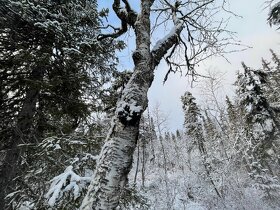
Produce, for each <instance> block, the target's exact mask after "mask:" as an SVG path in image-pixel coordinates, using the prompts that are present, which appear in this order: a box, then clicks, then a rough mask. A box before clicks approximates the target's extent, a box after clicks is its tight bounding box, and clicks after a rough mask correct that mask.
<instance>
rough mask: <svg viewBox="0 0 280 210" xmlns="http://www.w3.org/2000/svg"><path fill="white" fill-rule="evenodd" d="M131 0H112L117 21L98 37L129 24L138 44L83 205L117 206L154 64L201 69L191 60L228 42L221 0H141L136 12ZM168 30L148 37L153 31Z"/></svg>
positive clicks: (113, 33)
mask: <svg viewBox="0 0 280 210" xmlns="http://www.w3.org/2000/svg"><path fill="white" fill-rule="evenodd" d="M132 2H133V1H129V0H114V1H113V2H112V7H113V10H114V12H115V14H116V15H117V17H118V18H119V19H120V21H121V26H120V27H115V26H112V25H111V24H110V23H109V24H108V26H105V27H104V28H106V29H110V31H109V33H102V34H100V35H99V37H98V39H99V40H102V39H111V40H114V39H116V38H118V37H120V36H121V35H123V34H125V33H126V32H127V31H128V29H129V28H131V29H132V30H133V31H134V33H135V43H136V47H135V50H134V52H133V53H132V58H133V62H134V70H133V73H132V76H131V78H130V80H129V82H128V84H127V85H126V86H125V88H124V90H123V92H122V96H121V98H120V100H119V101H118V102H117V107H116V112H115V115H114V117H113V119H112V124H111V129H110V132H109V133H108V136H107V139H106V142H105V144H104V146H103V148H102V150H101V153H100V157H99V160H98V164H97V167H96V170H95V174H94V175H93V178H92V182H91V184H90V186H89V188H88V192H87V195H86V196H85V198H84V200H83V203H82V205H81V209H82V210H89V209H115V208H116V207H117V206H118V203H119V198H120V195H121V193H122V189H123V188H124V186H125V185H126V184H127V175H128V173H129V171H130V169H131V165H132V156H133V152H134V150H135V148H136V143H137V138H138V133H139V121H140V118H141V115H142V113H143V111H144V110H145V109H146V108H147V105H148V99H147V92H148V90H149V88H150V86H151V84H152V82H153V79H154V70H155V68H156V67H157V66H158V64H159V63H160V62H161V60H165V61H166V62H167V64H168V66H169V68H168V71H167V74H166V76H165V80H166V79H167V78H168V75H169V73H170V72H181V73H183V72H184V74H186V75H192V76H193V78H194V79H195V77H196V76H198V75H199V74H198V73H197V72H196V71H195V66H196V65H197V64H198V63H199V62H200V61H203V60H205V59H206V58H208V57H210V56H212V55H221V56H223V54H224V53H225V49H226V47H227V46H228V45H230V44H232V35H233V34H232V33H231V32H230V31H227V30H226V29H225V27H226V24H227V20H224V19H221V20H220V21H217V19H216V15H217V14H219V12H220V11H224V10H223V8H224V6H225V1H224V0H182V1H175V0H141V1H137V2H139V4H140V10H139V12H136V10H134V9H133V8H132V6H131V5H132V4H130V3H132ZM163 32H166V34H167V35H166V36H164V37H162V38H161V39H158V40H156V42H152V40H153V37H156V36H158V35H159V34H160V33H163Z"/></svg>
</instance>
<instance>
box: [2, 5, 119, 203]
mask: <svg viewBox="0 0 280 210" xmlns="http://www.w3.org/2000/svg"><path fill="white" fill-rule="evenodd" d="M0 18H1V21H0V26H1V28H0V29H1V32H0V43H1V48H2V49H1V53H0V58H1V66H0V78H1V90H0V92H1V94H0V117H1V119H3V121H2V122H1V125H0V129H1V130H0V136H1V137H0V147H1V153H3V155H4V157H5V158H4V160H3V161H4V163H3V165H1V168H0V185H1V188H0V203H2V204H3V203H4V200H3V199H4V196H5V194H6V192H10V191H11V190H15V185H14V183H15V181H12V180H13V178H14V177H15V176H17V177H19V175H20V173H21V170H22V171H24V168H25V167H24V166H22V167H19V166H20V163H21V162H22V158H21V157H22V156H23V155H24V153H25V152H26V151H27V150H28V147H26V146H25V147H24V149H20V148H19V147H18V145H29V147H30V145H35V144H37V143H38V142H40V141H41V140H42V139H43V138H44V137H45V136H46V135H47V134H48V135H56V134H61V133H64V134H69V133H71V132H72V131H74V130H75V129H76V128H77V127H78V126H79V124H80V122H81V121H82V120H84V119H85V118H86V117H87V116H88V115H89V113H90V111H94V110H97V109H98V103H95V101H98V100H97V98H99V99H100V95H102V94H101V93H102V92H101V90H102V91H104V90H103V89H104V88H103V85H104V83H107V82H109V81H110V78H111V76H112V73H113V71H114V70H115V69H114V66H115V61H116V60H115V57H114V49H115V46H116V45H115V44H114V43H116V42H112V41H110V40H104V41H102V42H101V41H97V36H98V34H99V33H100V31H99V29H98V28H99V26H100V24H101V23H100V19H99V14H98V12H97V4H96V1H87V0H76V1H52V0H48V1H35V0H34V1H33V0H32V1H14V0H4V1H3V2H1V5H0ZM109 43H110V44H109ZM89 93H90V94H89ZM93 93H95V94H93ZM89 102H90V103H89ZM91 103H92V104H91ZM21 148H23V147H21ZM28 157H29V156H28ZM26 161H29V162H30V161H31V160H25V162H24V163H23V165H25V164H27V162H26ZM21 165H22V164H21ZM19 168H21V170H19Z"/></svg>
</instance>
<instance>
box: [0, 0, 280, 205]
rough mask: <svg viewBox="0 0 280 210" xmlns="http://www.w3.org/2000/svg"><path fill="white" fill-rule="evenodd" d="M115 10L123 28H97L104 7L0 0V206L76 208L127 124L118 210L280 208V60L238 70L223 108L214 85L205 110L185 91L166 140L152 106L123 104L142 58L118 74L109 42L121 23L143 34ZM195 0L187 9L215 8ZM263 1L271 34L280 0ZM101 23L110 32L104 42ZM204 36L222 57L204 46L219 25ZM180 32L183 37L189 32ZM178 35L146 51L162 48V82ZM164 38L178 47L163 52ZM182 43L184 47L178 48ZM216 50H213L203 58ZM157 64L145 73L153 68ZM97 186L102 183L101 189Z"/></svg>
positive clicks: (120, 45)
mask: <svg viewBox="0 0 280 210" xmlns="http://www.w3.org/2000/svg"><path fill="white" fill-rule="evenodd" d="M118 2H119V4H120V1H114V5H113V6H115V10H116V11H117V12H116V13H117V14H118V15H119V17H120V18H121V20H122V21H123V22H122V23H123V25H122V28H120V29H116V28H114V27H113V26H110V25H108V26H106V25H105V24H104V19H106V18H107V17H108V13H109V10H107V9H102V10H101V11H98V9H97V3H98V2H97V1H93V0H92V1H88V0H73V1H51V0H49V1H41V2H38V1H35V0H34V1H14V0H3V1H2V2H1V4H0V30H1V33H0V47H1V52H0V58H1V63H0V71H1V72H0V73H1V74H0V86H1V92H0V119H1V124H0V209H1V210H2V209H21V210H24V209H73V210H74V209H80V206H81V204H82V202H83V200H84V198H85V197H86V195H88V194H89V193H88V189H89V186H90V185H91V184H90V183H91V182H92V177H94V176H95V174H97V173H99V172H100V174H101V175H102V174H105V173H107V172H105V171H106V170H108V171H110V170H111V169H110V167H107V166H106V164H105V163H104V164H105V165H103V167H101V169H95V167H96V166H98V164H97V162H98V161H99V160H101V159H102V158H101V157H102V156H106V150H104V149H103V150H102V149H101V148H102V147H106V146H107V147H109V146H108V145H110V144H111V145H114V142H113V141H110V138H111V136H112V135H116V137H115V138H116V139H118V138H119V139H121V138H123V136H125V135H126V134H125V133H122V131H123V130H125V129H127V128H128V129H131V130H129V131H128V133H129V132H131V136H134V135H136V140H135V141H137V145H136V144H135V148H134V149H135V152H134V154H133V153H132V154H131V156H132V155H133V164H132V165H131V164H129V163H128V167H127V166H125V167H124V170H125V172H121V174H122V175H123V173H124V178H125V179H124V180H120V182H121V183H122V182H123V183H124V184H119V185H120V186H121V187H118V188H117V189H116V191H117V192H118V195H117V198H118V201H117V204H115V200H113V201H114V202H112V203H113V204H112V205H117V207H116V208H117V209H278V208H280V203H279V196H280V183H279V181H280V171H279V170H280V167H279V165H280V148H279V147H280V136H279V135H280V134H279V131H280V116H279V115H280V114H279V113H280V106H279V105H280V99H279V93H280V90H279V89H280V84H279V78H280V58H279V55H278V54H277V53H276V52H274V51H273V50H270V54H271V59H270V60H264V59H263V60H262V66H260V67H259V68H258V69H253V68H250V67H249V66H246V64H244V63H243V64H242V66H243V70H242V71H240V72H239V73H238V75H237V78H236V81H235V90H236V92H235V95H234V96H233V97H231V98H229V97H225V98H224V101H219V100H218V99H217V94H219V88H220V86H221V83H220V82H219V81H220V78H219V77H218V78H215V77H213V76H211V75H210V76H209V77H206V78H205V79H204V81H205V85H204V87H205V89H204V91H205V92H206V93H207V101H208V102H209V103H208V106H205V105H202V104H198V103H197V102H196V99H195V97H194V96H193V95H192V93H191V90H186V92H185V94H184V95H183V96H182V97H181V101H182V110H183V112H184V117H185V121H184V130H177V131H176V132H169V129H168V117H167V116H166V114H165V113H163V112H162V111H161V110H160V106H157V107H154V108H153V107H152V108H147V109H146V112H144V111H145V109H143V108H142V107H141V106H139V104H138V101H137V99H135V98H133V100H129V101H126V99H127V97H128V96H127V95H129V94H130V93H128V92H129V91H128V90H131V91H132V92H137V89H135V90H134V89H132V88H130V89H129V88H128V87H129V85H131V84H133V82H131V81H133V80H134V78H136V80H137V78H139V77H141V74H139V75H136V76H135V74H134V72H138V69H137V65H139V63H140V64H141V63H143V62H141V61H142V60H141V59H143V56H145V54H143V55H142V54H141V53H142V51H139V52H137V53H138V54H137V53H134V54H133V59H134V61H135V66H136V68H135V70H134V71H128V70H126V71H120V70H119V69H118V58H117V56H116V52H117V51H121V50H122V49H124V48H125V47H126V43H124V42H123V41H121V40H118V39H116V38H117V37H119V36H120V35H122V33H124V32H125V31H124V30H125V27H127V26H131V27H135V28H136V29H135V30H136V32H138V33H139V31H137V30H139V29H137V24H136V23H135V22H134V21H135V18H136V16H135V15H136V14H135V13H134V11H133V10H132V9H131V8H130V5H129V4H128V1H121V2H123V5H124V7H125V9H126V10H127V11H128V14H125V13H122V12H123V11H122V10H121V11H118V9H119V8H118V7H117V5H116V4H118ZM142 2H149V1H148V0H147V1H145V0H143V1H142ZM163 2H168V1H163ZM197 2H198V3H197V4H198V6H197V7H194V8H193V11H196V10H200V9H201V8H203V9H204V7H206V6H207V5H208V4H209V5H210V4H211V3H212V2H213V1H207V0H204V1H197ZM271 3H273V5H274V6H273V7H272V8H271V11H270V12H269V16H268V21H269V23H270V24H271V25H276V26H278V25H279V23H280V3H277V2H276V3H275V1H271ZM176 4H177V5H176ZM183 4H185V3H182V2H181V1H175V5H174V6H172V5H170V8H172V11H173V10H174V11H175V13H177V12H178V11H177V10H176V9H180V6H182V7H183ZM166 5H167V6H168V4H167V3H166ZM119 6H120V5H119ZM184 6H185V5H184ZM166 8H167V7H166ZM211 9H213V8H211ZM174 11H173V12H174ZM118 12H119V13H118ZM203 12H204V10H203V11H202V13H199V14H204V13H203ZM178 13H179V12H178ZM124 14H125V15H127V17H126V18H124V17H123V16H122V15H124ZM130 15H131V16H130ZM122 18H123V19H122ZM173 18H174V17H173ZM184 18H186V17H185V16H183V19H184ZM174 19H175V18H174ZM125 21H127V22H125ZM184 21H187V20H184ZM125 23H126V24H127V25H125ZM188 23H189V24H191V23H192V22H188ZM174 24H175V25H176V24H178V21H177V20H176V19H175V20H174ZM179 26H180V23H179ZM108 27H109V28H110V27H112V28H113V31H114V32H115V33H111V34H102V32H103V29H107V28H108ZM196 27H197V28H198V29H199V27H198V26H196ZM206 29H207V28H205V31H204V32H203V33H202V35H205V34H207V35H205V37H204V38H205V40H206V41H209V40H210V41H211V42H210V41H209V43H210V44H211V46H210V44H209V43H208V44H209V46H210V47H213V46H216V44H217V46H216V47H217V49H216V48H215V49H216V50H218V46H219V44H220V43H213V42H212V41H213V40H211V38H215V36H216V35H217V31H218V30H219V31H222V30H223V29H221V28H215V30H217V31H214V34H213V37H212V35H209V34H210V33H211V32H212V31H211V30H210V29H209V31H207V30H208V29H207V30H206ZM122 30H123V31H122ZM141 30H142V29H141ZM147 30H148V29H147ZM174 30H177V32H176V33H180V32H181V31H180V30H183V29H180V28H176V27H175V29H174ZM188 30H189V33H190V34H191V32H190V31H192V30H193V29H188ZM206 32H207V33H206ZM190 34H189V36H190V37H191V38H190V39H192V38H193V39H194V40H188V41H189V42H190V43H191V44H193V45H195V38H194V37H193V36H192V35H190ZM174 35H176V36H177V37H179V34H174ZM174 37H175V36H174ZM174 37H173V34H170V36H169V37H167V39H166V40H160V41H159V42H157V44H156V45H155V46H154V48H153V51H152V53H153V55H154V59H155V58H158V59H161V57H160V56H163V55H164V54H165V53H167V51H168V52H170V54H168V55H167V58H166V62H167V64H169V67H170V68H169V71H168V73H167V75H166V78H165V79H166V80H167V79H168V74H169V73H170V72H173V71H174V69H176V67H179V65H177V64H175V63H174V62H175V61H176V59H175V60H172V59H171V57H172V55H173V53H174V52H176V50H177V48H176V47H177V44H178V43H177V41H176V39H174ZM169 38H170V39H169ZM139 39H142V38H141V36H140V38H139ZM143 40H144V41H145V38H143ZM143 40H142V41H143ZM205 40H204V39H203V40H199V42H202V41H205ZM138 41H139V40H138ZM169 41H170V42H174V43H172V46H174V47H172V48H170V49H167V50H166V52H164V54H162V52H161V50H162V49H161V47H166V46H167V45H169ZM180 41H181V40H180ZM227 41H228V40H226V43H227ZM182 44H183V46H184V47H185V48H183V49H184V50H187V49H188V47H187V44H186V42H185V41H182ZM139 46H140V47H139ZM139 46H137V47H138V48H139V49H141V47H142V45H141V44H139ZM170 46H171V45H170ZM195 46H196V47H197V45H195ZM201 46H204V45H201ZM196 47H194V50H196V49H197V48H196ZM210 49H212V48H210ZM207 50H208V48H202V50H201V51H200V50H198V51H197V52H196V53H195V55H193V58H191V57H185V59H186V60H185V61H186V66H187V68H188V73H189V74H190V76H198V74H197V72H195V63H196V62H198V60H200V59H201V60H203V59H205V57H199V58H198V59H195V56H198V55H200V53H204V52H208V51H207ZM179 52H180V51H179ZM267 52H269V49H267ZM219 53H222V52H220V51H217V52H216V51H215V52H214V53H213V51H211V50H210V54H206V55H205V56H206V57H208V56H210V55H212V54H219ZM264 53H266V52H265V51H264ZM159 55H160V56H159ZM186 55H187V54H186ZM157 56H159V57H157ZM138 59H139V60H140V61H139V60H138ZM260 59H261V58H260ZM154 62H155V64H154V63H153V64H151V66H152V67H153V68H154V67H155V66H156V65H158V63H159V61H158V60H155V61H154ZM193 62H194V63H193ZM151 66H150V67H151ZM141 68H142V67H141ZM141 68H139V69H141ZM143 77H144V76H143ZM137 82H138V81H136V82H135V83H137ZM140 84H141V81H140ZM132 86H133V85H132ZM143 86H146V84H145V83H143ZM125 94H127V95H126V96H125V97H126V98H125V97H124V96H123V95H125ZM122 99H124V100H123V101H122ZM205 100H206V99H205ZM124 101H125V102H124ZM144 101H145V100H144ZM128 103H131V104H130V105H129V106H128V105H127V104H128ZM144 107H145V105H144ZM142 109H143V110H142ZM142 112H144V114H143V115H142ZM116 113H117V116H118V121H119V122H120V124H121V125H122V127H121V129H119V128H118V127H120V126H119V125H118V124H117V123H115V122H116V119H115V117H114V116H115V114H116ZM141 115H142V117H141ZM140 117H141V120H140ZM112 119H113V120H112ZM116 127H117V128H116ZM118 129H119V130H118ZM134 130H135V131H134ZM132 132H133V134H132ZM114 133H116V134H114ZM133 138H134V137H133ZM106 139H107V140H106ZM105 140H106V142H107V143H105ZM108 142H109V143H108ZM110 142H113V143H110ZM124 146H126V145H124ZM100 151H103V153H102V152H100ZM104 151H105V152H104ZM108 151H109V150H108ZM108 151H107V153H109V152H108ZM129 151H130V150H129ZM116 154H119V153H118V152H117V153H116ZM112 157H114V156H112ZM124 159H125V158H124ZM128 162H129V161H128ZM99 165H100V164H99ZM105 166H106V167H105ZM130 167H131V170H130ZM97 168H98V167H97ZM112 170H113V169H112ZM96 171H98V172H96ZM101 175H100V176H101ZM104 180H106V179H104ZM104 180H101V178H100V183H101V184H104V182H105V185H106V181H104ZM109 181H110V180H109ZM109 181H108V182H109ZM95 184H96V182H95ZM97 184H99V183H97ZM100 191H102V190H100ZM108 191H109V190H108ZM97 197H98V196H97ZM98 198H102V196H101V195H100V196H99V197H98ZM108 203H110V202H108ZM4 204H5V205H4ZM100 205H104V203H103V204H102V202H101V204H100ZM110 205H111V204H110ZM93 209H94V208H93ZM96 209H102V208H101V207H100V208H98V207H96ZM107 209H110V208H109V207H108V208H107Z"/></svg>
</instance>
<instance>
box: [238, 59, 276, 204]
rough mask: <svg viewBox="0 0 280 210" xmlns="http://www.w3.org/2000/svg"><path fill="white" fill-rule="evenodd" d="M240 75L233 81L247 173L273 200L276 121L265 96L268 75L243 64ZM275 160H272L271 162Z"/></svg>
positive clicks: (274, 113) (274, 188) (273, 111)
mask: <svg viewBox="0 0 280 210" xmlns="http://www.w3.org/2000/svg"><path fill="white" fill-rule="evenodd" d="M243 68H244V74H240V75H239V78H238V81H237V84H238V86H237V94H238V97H239V101H238V105H239V109H241V110H243V111H242V112H243V113H244V119H245V120H244V121H245V123H246V124H245V126H244V137H243V141H244V142H243V144H244V146H245V148H246V149H245V151H244V153H245V162H246V164H247V166H248V172H249V174H250V176H251V177H252V178H253V180H254V181H255V185H256V186H258V187H259V188H260V189H262V190H263V191H264V192H265V193H266V197H268V198H270V199H273V193H274V191H276V195H277V191H279V175H278V174H279V171H278V169H277V166H276V165H275V164H277V162H278V158H279V157H278V155H277V153H278V152H277V151H279V143H278V142H279V120H278V118H277V114H276V112H275V110H274V109H273V108H272V107H271V106H270V103H269V102H268V100H267V95H266V92H265V90H266V85H267V77H268V74H267V73H266V72H264V71H263V70H253V69H251V68H249V67H247V66H246V65H245V64H243ZM275 161H276V162H275Z"/></svg>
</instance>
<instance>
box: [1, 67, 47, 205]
mask: <svg viewBox="0 0 280 210" xmlns="http://www.w3.org/2000/svg"><path fill="white" fill-rule="evenodd" d="M42 78H43V71H42V70H41V69H34V70H33V71H32V73H31V77H30V80H31V81H32V84H31V85H29V87H28V89H27V91H26V97H25V100H24V102H23V105H22V108H21V111H20V112H19V114H18V117H17V122H16V125H15V127H14V130H13V135H12V136H11V137H10V139H7V140H8V141H9V143H8V144H7V145H8V146H7V148H6V152H5V158H4V161H3V163H2V165H1V167H0V210H2V209H12V207H11V206H7V207H6V208H5V196H6V195H7V194H8V193H10V192H11V191H13V190H15V189H14V187H15V180H13V179H14V178H15V177H16V176H17V175H18V173H19V172H20V168H21V157H20V155H21V151H20V148H19V147H18V145H19V144H21V143H22V144H24V143H30V139H31V138H30V134H31V128H32V124H33V117H34V114H35V111H36V103H37V100H38V95H39V90H40V88H39V84H38V82H39V81H41V80H42Z"/></svg>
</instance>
